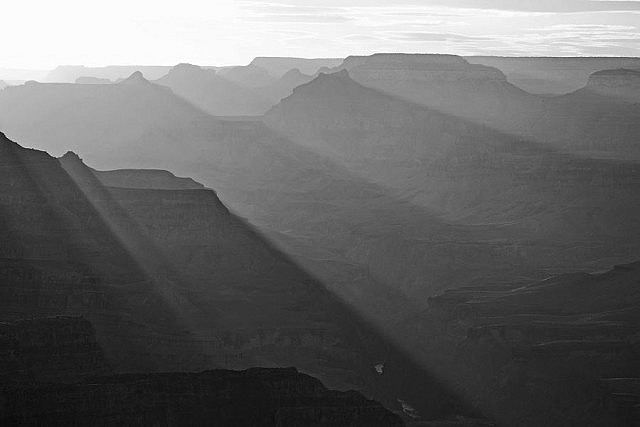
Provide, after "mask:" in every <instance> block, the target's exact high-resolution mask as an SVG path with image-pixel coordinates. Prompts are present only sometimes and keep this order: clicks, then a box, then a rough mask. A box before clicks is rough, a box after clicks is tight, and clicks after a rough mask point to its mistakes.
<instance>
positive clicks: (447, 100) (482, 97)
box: [337, 54, 540, 132]
mask: <svg viewBox="0 0 640 427" xmlns="http://www.w3.org/2000/svg"><path fill="white" fill-rule="evenodd" d="M337 70H348V71H349V74H350V75H351V77H352V78H353V79H354V80H355V81H357V82H358V83H360V84H362V85H364V86H368V87H371V88H374V89H378V90H381V91H384V92H387V93H389V94H392V95H394V96H397V97H400V98H403V99H405V100H408V101H412V102H416V103H419V104H422V105H425V106H427V107H430V108H432V109H434V110H437V111H441V112H443V113H446V114H450V115H453V116H457V117H461V118H465V119H467V120H470V121H472V122H475V123H479V124H482V125H487V126H491V127H494V128H496V129H499V130H504V131H510V132H511V131H517V129H518V125H519V124H520V123H521V120H522V119H523V118H524V117H526V116H527V115H528V114H529V113H530V112H531V111H532V110H534V109H535V108H536V107H537V105H538V104H539V102H540V100H539V99H538V98H537V97H535V96H533V95H530V94H528V93H526V92H525V91H523V90H521V89H519V88H517V87H515V86H513V85H512V84H511V83H509V82H508V81H507V78H506V76H505V75H504V74H503V73H501V72H500V71H499V70H498V69H496V68H491V67H486V66H482V65H473V64H469V63H468V62H467V61H466V60H465V59H463V58H461V57H459V56H454V55H412V54H375V55H372V56H351V57H348V58H346V59H345V60H344V63H342V64H341V65H340V67H338V68H337Z"/></svg>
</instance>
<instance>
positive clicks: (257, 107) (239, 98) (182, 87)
mask: <svg viewBox="0 0 640 427" xmlns="http://www.w3.org/2000/svg"><path fill="white" fill-rule="evenodd" d="M228 77H230V76H229V75H219V73H216V72H215V71H214V70H205V69H202V68H200V67H198V66H195V65H191V64H179V65H177V66H175V67H174V68H172V69H171V70H170V71H169V73H168V74H167V75H166V76H164V77H162V78H161V79H159V80H157V81H156V82H157V83H158V84H159V85H162V86H167V87H169V88H171V90H173V91H174V92H175V93H176V94H177V95H179V96H181V97H182V98H184V99H186V100H188V101H189V102H192V103H193V104H194V105H196V106H198V107H199V108H202V109H203V110H204V111H206V112H208V113H209V114H213V115H215V116H255V115H261V114H263V113H264V112H265V111H267V110H268V109H269V107H270V106H271V102H270V101H269V100H268V99H267V98H266V97H263V96H262V95H261V94H259V93H257V92H255V91H253V90H252V89H250V88H247V87H244V86H242V85H239V84H238V83H237V82H236V81H234V80H231V79H229V78H228Z"/></svg>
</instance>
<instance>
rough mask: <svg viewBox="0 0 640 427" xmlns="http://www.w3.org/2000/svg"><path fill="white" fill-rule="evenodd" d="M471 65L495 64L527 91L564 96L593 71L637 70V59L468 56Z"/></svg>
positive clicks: (638, 62)
mask: <svg viewBox="0 0 640 427" xmlns="http://www.w3.org/2000/svg"><path fill="white" fill-rule="evenodd" d="M466 59H467V60H468V61H469V62H470V63H472V64H482V65H486V66H489V67H495V68H497V69H499V70H500V71H502V72H503V73H504V74H506V76H507V78H508V79H509V81H510V82H511V83H513V84H514V85H516V86H518V87H520V88H521V89H524V90H526V91H527V92H530V93H535V94H543V95H564V94H567V93H570V92H574V91H576V90H578V89H580V88H581V87H583V86H584V85H586V84H587V81H588V80H589V76H590V75H591V74H593V73H595V72H598V71H603V70H609V69H616V68H631V69H640V59H638V58H615V57H592V58H589V57H579V58H571V57H564V58H549V57H530V58H527V57H497V56H469V57H466Z"/></svg>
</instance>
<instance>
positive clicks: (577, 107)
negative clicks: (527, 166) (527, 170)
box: [528, 69, 640, 162]
mask: <svg viewBox="0 0 640 427" xmlns="http://www.w3.org/2000/svg"><path fill="white" fill-rule="evenodd" d="M639 132H640V72H637V71H633V70H622V69H618V70H605V71H600V72H597V73H594V74H593V75H592V76H591V77H590V78H589V81H588V83H587V84H586V85H585V86H584V87H583V88H582V89H580V90H577V91H575V92H572V93H570V94H567V95H564V96H560V97H556V98H550V99H548V100H546V101H545V102H544V104H543V107H542V108H541V110H540V112H539V113H538V114H537V115H535V116H533V118H532V120H531V126H530V129H529V132H528V133H529V134H530V135H531V138H533V139H535V140H537V141H539V142H541V143H545V144H549V145H552V146H556V147H559V148H561V149H563V150H566V151H569V152H575V153H579V154H580V155H582V156H588V157H602V158H617V159H621V160H625V161H635V162H638V161H640V145H639V144H638V137H637V136H638V134H639Z"/></svg>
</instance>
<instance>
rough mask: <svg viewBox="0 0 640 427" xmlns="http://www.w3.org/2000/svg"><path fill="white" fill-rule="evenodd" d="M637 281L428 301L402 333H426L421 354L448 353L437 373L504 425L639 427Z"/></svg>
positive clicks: (633, 269)
mask: <svg viewBox="0 0 640 427" xmlns="http://www.w3.org/2000/svg"><path fill="white" fill-rule="evenodd" d="M639 274H640V265H639V264H638V263H634V264H629V265H621V266H617V267H615V268H614V269H613V270H611V271H609V272H606V273H602V274H597V275H588V274H571V275H564V276H558V277H553V278H550V279H547V280H544V281H541V282H538V283H533V284H529V285H526V286H520V285H518V284H513V285H502V286H499V285H492V286H478V287H474V288H460V289H455V290H451V291H448V292H445V293H444V294H442V295H440V296H436V297H433V298H431V299H430V300H429V304H430V308H429V309H428V310H427V311H426V312H424V313H423V314H422V315H421V317H420V318H419V319H418V318H416V319H414V321H413V322H410V323H409V324H407V325H406V326H407V327H408V328H416V332H417V333H418V331H420V332H419V334H421V335H422V336H423V342H422V343H421V344H418V345H419V346H420V345H422V346H424V349H425V351H428V350H427V348H428V347H429V346H436V345H437V346H439V347H440V348H442V349H447V350H446V351H445V353H447V352H448V354H449V356H447V355H441V357H443V360H441V363H443V364H446V365H448V366H449V368H450V369H453V370H454V371H455V372H457V373H458V378H459V381H460V383H461V384H464V386H463V387H464V388H465V393H468V394H469V395H471V396H475V399H477V402H478V404H479V405H481V406H484V407H485V408H486V410H487V412H488V413H491V414H493V415H495V416H496V419H497V420H498V421H499V422H500V423H503V424H505V425H512V424H513V423H514V422H516V420H517V424H518V425H524V426H527V425H532V426H534V425H549V426H552V425H558V426H562V425H567V424H568V423H581V422H584V423H589V424H591V425H602V426H608V425H620V426H623V425H634V424H636V423H637V422H638V420H639V419H638V414H637V412H634V411H633V410H631V409H630V408H632V407H633V406H634V405H637V404H638V401H639V400H638V399H639V398H638V394H637V392H636V391H634V390H635V388H634V387H636V386H635V385H634V384H637V382H638V380H637V378H638V377H639V376H640V370H639V366H638V364H637V358H638V355H639V354H640V353H639V351H640V347H639V346H638V340H637V331H638V326H640V324H639V323H638V321H639V319H638V316H637V313H638V312H639V310H640V289H638V286H637V284H638V277H639ZM429 324H430V326H429ZM454 355H455V357H454ZM446 358H449V359H450V360H451V361H445V360H444V359H446ZM453 360H455V361H454V362H452V361H453ZM542 390H544V391H543V392H541V391H542ZM623 393H624V396H623V395H622V394H623Z"/></svg>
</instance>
